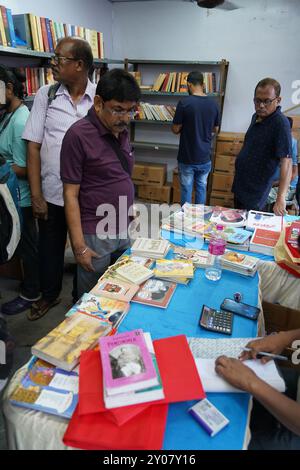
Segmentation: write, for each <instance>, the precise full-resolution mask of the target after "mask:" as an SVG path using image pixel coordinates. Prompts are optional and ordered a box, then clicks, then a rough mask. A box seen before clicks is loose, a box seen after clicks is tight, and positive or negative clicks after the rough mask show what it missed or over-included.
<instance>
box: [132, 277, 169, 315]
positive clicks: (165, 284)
mask: <svg viewBox="0 0 300 470" xmlns="http://www.w3.org/2000/svg"><path fill="white" fill-rule="evenodd" d="M175 289H176V283H174V282H170V281H166V280H162V279H156V278H152V279H149V280H148V281H146V282H145V283H144V284H142V285H141V287H140V290H139V291H138V292H137V294H136V295H135V296H134V297H133V299H132V302H137V303H140V304H145V305H151V306H152V307H160V308H167V307H168V305H169V303H170V300H171V298H172V296H173V294H174V292H175Z"/></svg>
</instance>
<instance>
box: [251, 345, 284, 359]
mask: <svg viewBox="0 0 300 470" xmlns="http://www.w3.org/2000/svg"><path fill="white" fill-rule="evenodd" d="M243 350H244V351H253V349H251V348H243ZM264 356H266V357H271V358H272V359H279V360H280V361H288V357H286V356H281V355H280V354H272V353H268V352H264V351H259V352H258V353H257V354H256V357H257V358H260V357H264Z"/></svg>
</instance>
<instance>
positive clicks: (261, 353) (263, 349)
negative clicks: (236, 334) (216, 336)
mask: <svg viewBox="0 0 300 470" xmlns="http://www.w3.org/2000/svg"><path fill="white" fill-rule="evenodd" d="M286 346H288V344H287V338H286V337H285V333H278V334H275V335H269V336H265V337H264V338H260V339H257V340H253V341H250V342H249V343H248V344H247V345H246V347H245V348H244V350H243V351H242V353H241V355H240V359H241V360H242V361H245V360H247V359H259V358H260V359H261V362H262V363H266V362H268V361H270V360H272V359H281V360H286V359H283V358H285V356H279V355H280V353H281V352H282V351H283V350H284V349H285V348H286ZM274 355H275V356H277V357H274ZM278 356H279V357H278Z"/></svg>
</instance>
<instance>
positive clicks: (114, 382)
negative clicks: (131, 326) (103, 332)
mask: <svg viewBox="0 0 300 470" xmlns="http://www.w3.org/2000/svg"><path fill="white" fill-rule="evenodd" d="M99 347H100V357H101V362H102V368H103V381H104V387H105V393H106V394H107V395H117V394H120V393H125V392H130V391H136V390H142V389H145V388H149V387H153V386H156V385H158V384H159V380H158V377H157V373H156V370H155V367H154V364H153V360H152V357H151V354H150V352H149V350H148V348H147V345H146V341H145V338H144V333H143V331H142V330H140V329H139V330H133V331H128V332H126V333H120V334H116V335H114V336H109V337H106V338H100V339H99Z"/></svg>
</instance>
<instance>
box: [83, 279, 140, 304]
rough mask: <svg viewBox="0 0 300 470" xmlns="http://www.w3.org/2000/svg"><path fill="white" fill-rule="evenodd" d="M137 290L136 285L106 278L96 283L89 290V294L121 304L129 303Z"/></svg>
mask: <svg viewBox="0 0 300 470" xmlns="http://www.w3.org/2000/svg"><path fill="white" fill-rule="evenodd" d="M138 289H139V286H138V285H135V284H129V283H126V282H123V281H119V280H118V279H114V278H108V279H103V281H101V280H100V281H98V283H97V284H96V285H95V287H93V289H92V290H91V294H95V295H97V296H102V297H107V298H109V299H116V300H120V301H123V302H130V300H131V299H132V297H133V296H134V295H135V294H136V293H137V291H138Z"/></svg>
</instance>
